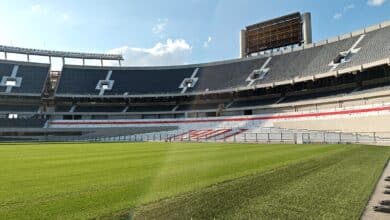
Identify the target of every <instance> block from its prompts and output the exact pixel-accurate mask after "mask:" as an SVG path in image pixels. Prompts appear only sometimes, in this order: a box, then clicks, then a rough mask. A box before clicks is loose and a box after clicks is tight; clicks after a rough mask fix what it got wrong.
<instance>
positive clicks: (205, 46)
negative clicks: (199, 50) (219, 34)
mask: <svg viewBox="0 0 390 220" xmlns="http://www.w3.org/2000/svg"><path fill="white" fill-rule="evenodd" d="M211 41H212V38H211V37H210V36H209V37H208V38H207V40H206V41H205V42H203V47H204V48H207V47H209V45H210V43H211Z"/></svg>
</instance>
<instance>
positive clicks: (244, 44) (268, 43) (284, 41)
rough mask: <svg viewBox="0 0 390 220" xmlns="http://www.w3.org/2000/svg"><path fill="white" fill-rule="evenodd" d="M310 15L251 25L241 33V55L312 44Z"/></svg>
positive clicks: (284, 17)
mask: <svg viewBox="0 0 390 220" xmlns="http://www.w3.org/2000/svg"><path fill="white" fill-rule="evenodd" d="M311 42H312V35H311V15H310V13H303V14H301V13H299V12H296V13H292V14H289V15H285V16H282V17H279V18H275V19H271V20H268V21H264V22H260V23H257V24H253V25H249V26H247V27H246V28H245V29H243V30H241V33H240V54H241V57H242V58H243V57H247V56H250V55H251V54H254V53H258V52H261V51H266V50H270V49H275V48H281V47H285V46H289V45H295V44H310V43H311Z"/></svg>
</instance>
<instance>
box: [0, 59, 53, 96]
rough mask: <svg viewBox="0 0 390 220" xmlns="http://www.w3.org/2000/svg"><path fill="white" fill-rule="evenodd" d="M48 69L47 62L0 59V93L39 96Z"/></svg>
mask: <svg viewBox="0 0 390 220" xmlns="http://www.w3.org/2000/svg"><path fill="white" fill-rule="evenodd" d="M49 70H50V65H48V64H32V63H25V62H12V61H0V77H1V79H0V80H1V82H0V93H1V95H10V94H11V95H12V94H24V95H32V96H40V95H41V93H42V91H43V89H44V85H45V82H46V79H47V77H48V73H49Z"/></svg>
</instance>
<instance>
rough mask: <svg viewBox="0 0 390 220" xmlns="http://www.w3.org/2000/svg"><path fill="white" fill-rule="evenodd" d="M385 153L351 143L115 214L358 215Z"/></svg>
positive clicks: (168, 216)
mask: <svg viewBox="0 0 390 220" xmlns="http://www.w3.org/2000/svg"><path fill="white" fill-rule="evenodd" d="M389 153H390V150H389V148H383V147H365V146H361V147H351V148H350V149H349V150H347V151H340V152H338V153H336V154H331V155H329V154H327V155H322V156H318V157H317V158H315V159H312V160H309V161H306V162H299V163H296V164H290V165H288V166H285V167H281V168H277V169H275V170H272V171H267V172H263V173H260V174H255V175H251V176H247V177H242V178H238V179H236V180H232V181H228V182H225V183H221V184H216V185H213V186H211V187H207V188H204V189H201V190H198V191H194V192H192V193H188V194H184V195H181V196H176V197H173V198H170V199H166V200H161V201H159V202H154V203H150V204H148V205H145V206H141V207H139V208H138V209H136V210H135V211H133V210H130V211H128V212H126V211H123V212H122V213H120V214H119V215H114V217H124V216H132V215H135V216H133V217H134V219H214V218H215V219H358V218H359V217H360V214H361V212H362V210H363V209H364V206H365V204H366V202H367V200H368V198H369V196H370V193H371V191H372V189H373V187H374V185H375V182H376V180H377V178H378V177H379V176H380V174H381V172H382V170H383V166H384V164H385V163H386V161H387V160H388V157H389ZM111 217H112V216H111Z"/></svg>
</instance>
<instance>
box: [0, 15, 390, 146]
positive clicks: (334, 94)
mask: <svg viewBox="0 0 390 220" xmlns="http://www.w3.org/2000/svg"><path fill="white" fill-rule="evenodd" d="M0 51H2V52H0V53H3V54H4V57H5V59H3V60H0V80H1V82H0V102H1V105H0V112H1V113H0V116H1V118H0V127H1V128H0V138H1V140H4V141H10V140H23V141H26V140H49V141H57V140H76V139H77V140H101V139H102V138H106V139H108V140H132V141H134V140H136V141H138V140H165V141H172V140H214V141H232V140H237V138H241V139H242V138H244V139H245V140H247V139H251V140H254V138H256V140H259V139H263V140H268V141H270V140H271V139H273V138H272V134H275V135H276V134H278V135H281V137H280V140H283V135H284V134H285V135H287V136H289V135H291V137H287V138H286V140H294V141H295V142H297V141H299V142H301V141H302V142H303V141H304V140H297V139H304V136H303V135H302V136H299V137H297V135H296V134H297V133H305V132H309V133H310V132H316V131H319V132H323V133H322V137H319V136H318V137H317V138H324V137H325V135H326V134H329V135H333V136H335V135H336V136H337V135H339V134H340V135H341V134H346V135H347V134H354V136H353V137H352V138H360V139H364V138H368V139H371V140H377V139H380V138H383V139H385V138H386V137H388V136H389V135H390V133H387V132H390V126H389V124H390V91H389V88H390V22H389V21H387V22H383V23H380V24H377V25H374V26H371V27H367V28H363V29H361V30H358V31H355V32H352V33H348V34H344V35H340V36H337V37H334V38H330V39H327V40H325V41H321V42H317V43H307V44H302V45H294V46H292V47H283V48H279V49H270V50H267V51H262V52H261V53H258V54H257V55H256V56H249V57H244V58H240V59H235V60H228V61H223V62H214V63H207V64H193V65H182V66H163V67H122V66H105V65H103V61H102V65H101V66H86V65H80V66H76V65H67V64H65V65H64V66H63V68H62V70H61V71H51V65H50V64H41V63H32V62H29V61H30V58H29V56H30V55H44V56H48V57H50V59H51V57H52V56H53V57H63V59H64V60H65V57H70V58H79V59H82V60H83V63H85V62H84V60H85V59H100V60H118V61H119V63H120V61H121V60H122V57H121V56H115V55H99V54H80V53H65V52H56V51H43V50H31V49H23V48H13V47H0ZM8 53H22V54H26V55H27V57H28V60H27V62H21V61H11V60H9V59H7V54H8ZM324 132H326V133H324ZM253 134H256V137H254V136H253ZM137 135H138V136H137ZM238 135H240V136H238ZM262 135H266V137H261V136H262ZM270 135H271V137H270ZM336 136H335V137H336ZM278 137H279V136H278ZM309 137H310V136H309ZM132 138H133V139H132ZM275 139H277V138H275ZM340 139H341V137H340Z"/></svg>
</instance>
